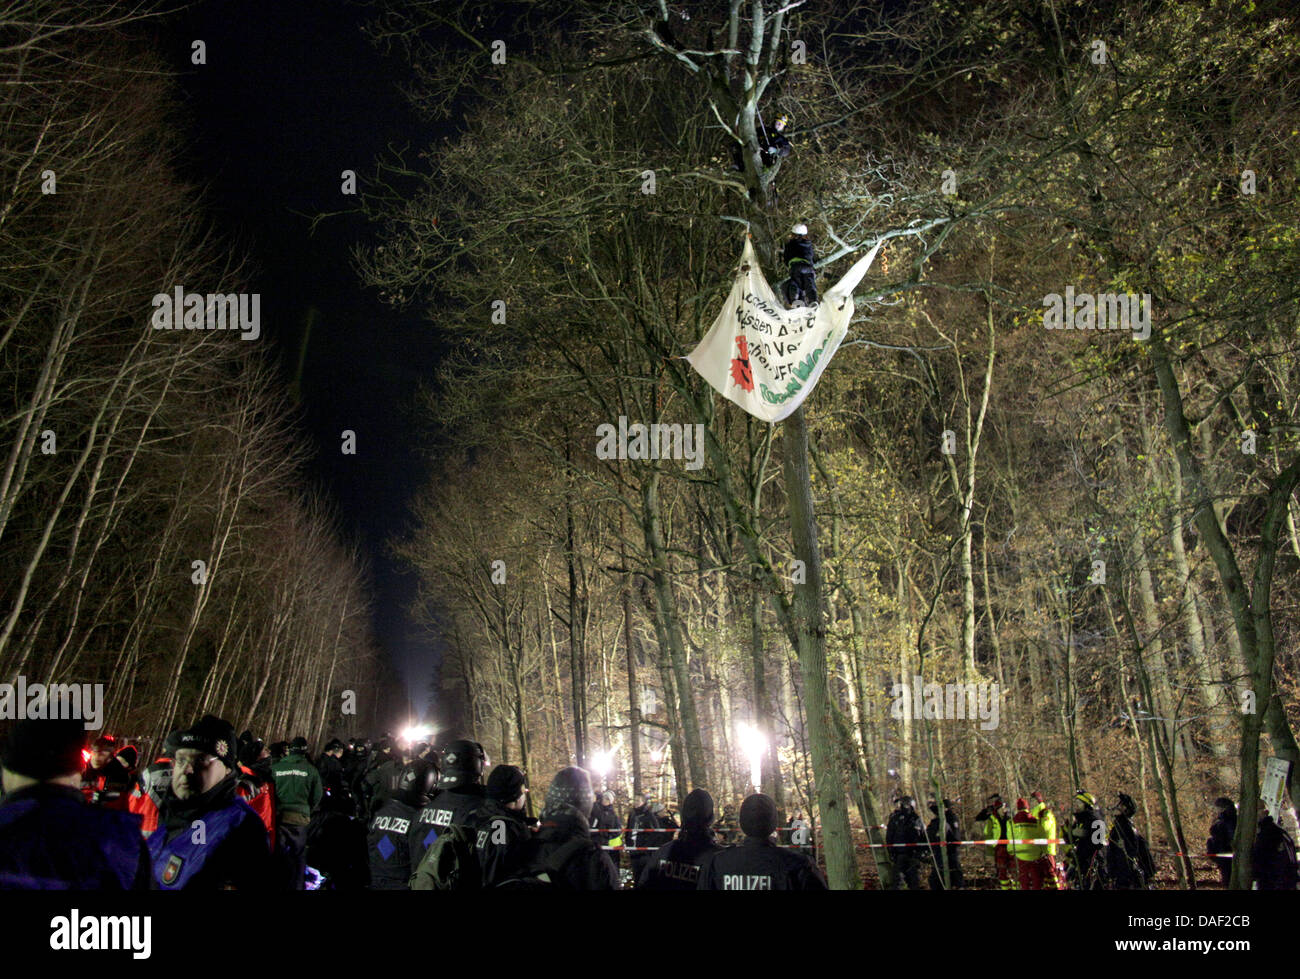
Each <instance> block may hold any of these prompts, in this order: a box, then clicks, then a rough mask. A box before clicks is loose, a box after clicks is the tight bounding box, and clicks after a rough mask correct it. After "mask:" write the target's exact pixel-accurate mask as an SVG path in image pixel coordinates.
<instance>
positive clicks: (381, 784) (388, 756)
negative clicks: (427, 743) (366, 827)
mask: <svg viewBox="0 0 1300 979" xmlns="http://www.w3.org/2000/svg"><path fill="white" fill-rule="evenodd" d="M405 768H406V764H405V763H404V762H403V761H402V755H401V752H399V751H398V750H397V749H396V748H395V747H394V746H393V743H392V742H391V741H389V740H388V739H384V740H383V741H381V742H380V743H379V746H378V749H377V750H376V751H375V752H374V755H373V756H372V757H371V759H370V765H369V767H368V768H367V769H366V774H365V775H364V776H363V777H362V779H361V784H362V797H363V798H364V799H365V801H366V811H367V812H368V813H369V814H370V815H372V816H373V815H374V814H375V813H376V812H378V811H379V807H380V806H382V805H383V804H384V800H385V799H387V798H388V797H389V796H390V795H392V794H393V793H394V792H396V791H397V787H398V785H399V783H400V782H401V781H402V772H403V770H404V769H405Z"/></svg>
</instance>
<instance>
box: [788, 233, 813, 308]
mask: <svg viewBox="0 0 1300 979" xmlns="http://www.w3.org/2000/svg"><path fill="white" fill-rule="evenodd" d="M783 257H784V259H785V263H786V266H787V268H789V270H790V278H789V279H788V280H787V281H786V284H785V304H786V305H787V306H789V307H791V308H794V307H795V306H815V305H817V269H816V264H817V254H816V252H815V251H814V250H813V243H812V239H811V238H809V237H808V225H806V224H803V223H799V224H796V225H795V226H794V227H793V228H791V229H790V237H789V238H788V239H786V243H785V253H784V255H783Z"/></svg>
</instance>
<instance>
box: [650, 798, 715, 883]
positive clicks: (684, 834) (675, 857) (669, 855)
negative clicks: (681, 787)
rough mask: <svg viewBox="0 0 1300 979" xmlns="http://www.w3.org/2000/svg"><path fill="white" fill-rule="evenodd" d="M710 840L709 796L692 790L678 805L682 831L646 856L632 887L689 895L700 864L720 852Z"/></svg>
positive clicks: (711, 802) (710, 802)
mask: <svg viewBox="0 0 1300 979" xmlns="http://www.w3.org/2000/svg"><path fill="white" fill-rule="evenodd" d="M721 849H722V846H721V845H720V844H719V843H718V841H717V840H716V839H714V836H713V796H711V795H709V793H707V792H705V791H704V790H703V789H695V790H694V791H692V792H691V793H690V794H689V795H688V796H687V797H686V799H685V800H684V801H683V802H682V831H681V833H679V834H678V836H677V839H675V840H672V841H670V842H668V843H665V844H664V845H663V846H661V847H660V848H659V849H658V850H656V851H655V852H654V853H652V854H651V855H650V859H649V860H647V861H646V864H645V867H644V868H643V869H642V871H641V877H640V878H639V879H638V880H637V882H636V886H637V887H638V888H644V889H646V890H648V891H693V890H695V883H696V881H697V880H699V876H700V862H701V861H702V860H703V859H704V857H705V856H706V855H707V854H710V853H713V852H714V851H715V850H721Z"/></svg>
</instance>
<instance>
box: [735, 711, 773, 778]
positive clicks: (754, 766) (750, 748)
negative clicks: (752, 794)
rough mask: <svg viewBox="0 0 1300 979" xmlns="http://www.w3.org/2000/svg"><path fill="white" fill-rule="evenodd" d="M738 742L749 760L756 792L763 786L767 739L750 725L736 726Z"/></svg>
mask: <svg viewBox="0 0 1300 979" xmlns="http://www.w3.org/2000/svg"><path fill="white" fill-rule="evenodd" d="M736 735H737V740H738V742H739V744H740V750H741V751H742V752H743V753H744V755H745V757H746V758H748V759H749V775H750V781H751V783H752V784H753V787H754V791H756V792H757V791H758V790H759V789H760V788H761V786H762V784H763V755H765V754H766V753H767V739H766V738H764V737H763V735H762V732H760V731H759V730H758V728H756V727H754V726H753V725H750V724H744V723H741V724H737V725H736Z"/></svg>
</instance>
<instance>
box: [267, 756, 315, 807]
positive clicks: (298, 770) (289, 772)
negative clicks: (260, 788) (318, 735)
mask: <svg viewBox="0 0 1300 979" xmlns="http://www.w3.org/2000/svg"><path fill="white" fill-rule="evenodd" d="M271 774H272V775H273V776H274V777H275V806H276V809H278V810H279V812H280V814H281V815H284V814H285V813H296V814H297V815H299V816H310V815H311V814H312V810H313V809H315V808H316V807H317V806H318V805H320V800H321V797H322V796H323V795H324V794H325V790H324V788H323V787H322V786H321V780H320V772H318V771H316V766H315V765H313V764H312V763H311V762H309V761H308V760H307V759H306V758H305V757H304V756H303V755H302V754H301V753H300V752H296V751H291V752H289V754H287V755H285V756H284V757H283V758H281V759H280V760H279V761H277V762H276V763H275V764H274V765H272V766H271Z"/></svg>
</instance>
